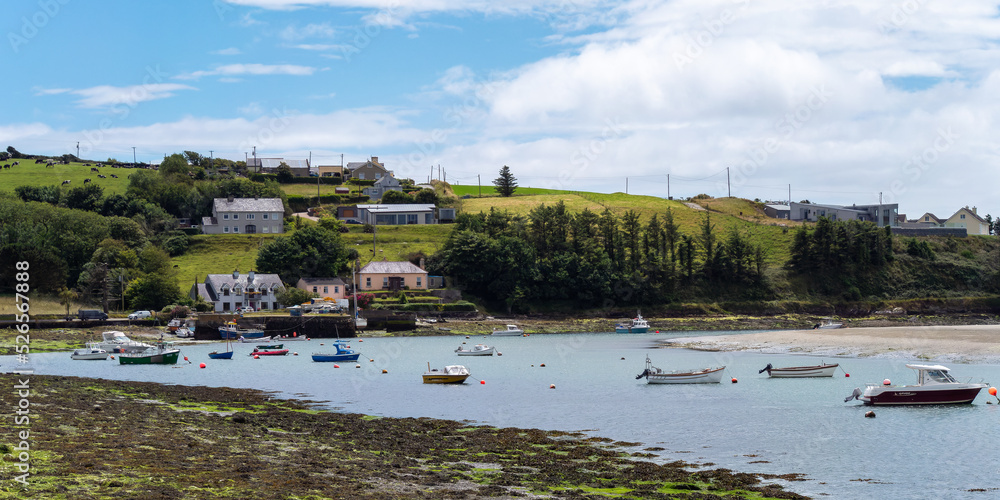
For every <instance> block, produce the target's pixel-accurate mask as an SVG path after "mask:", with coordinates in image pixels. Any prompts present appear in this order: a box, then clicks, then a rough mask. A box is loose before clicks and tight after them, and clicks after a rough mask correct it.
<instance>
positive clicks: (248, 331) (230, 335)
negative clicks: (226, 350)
mask: <svg viewBox="0 0 1000 500" xmlns="http://www.w3.org/2000/svg"><path fill="white" fill-rule="evenodd" d="M219 336H220V337H221V338H223V339H238V338H240V337H242V338H245V339H258V338H261V337H263V336H264V329H263V328H259V327H257V328H242V327H240V326H239V325H238V324H236V322H235V321H227V322H226V324H225V325H222V326H220V327H219Z"/></svg>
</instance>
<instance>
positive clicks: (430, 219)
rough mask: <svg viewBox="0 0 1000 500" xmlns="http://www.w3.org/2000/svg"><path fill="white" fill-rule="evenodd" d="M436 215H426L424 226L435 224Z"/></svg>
mask: <svg viewBox="0 0 1000 500" xmlns="http://www.w3.org/2000/svg"><path fill="white" fill-rule="evenodd" d="M433 223H434V214H424V224H433Z"/></svg>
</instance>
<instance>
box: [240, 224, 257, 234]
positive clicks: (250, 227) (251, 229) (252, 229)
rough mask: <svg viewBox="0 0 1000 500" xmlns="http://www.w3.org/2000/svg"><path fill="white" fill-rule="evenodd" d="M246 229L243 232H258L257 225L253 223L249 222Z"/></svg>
mask: <svg viewBox="0 0 1000 500" xmlns="http://www.w3.org/2000/svg"><path fill="white" fill-rule="evenodd" d="M245 229H246V230H245V231H243V232H244V233H246V234H256V233H257V226H255V225H253V224H247V227H246V228H245Z"/></svg>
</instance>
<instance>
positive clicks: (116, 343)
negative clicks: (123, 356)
mask: <svg viewBox="0 0 1000 500" xmlns="http://www.w3.org/2000/svg"><path fill="white" fill-rule="evenodd" d="M101 337H102V339H101V341H100V342H98V343H97V348H98V349H104V350H105V351H108V352H109V353H112V354H119V353H123V352H142V351H145V350H146V349H149V348H150V347H153V345H152V344H147V343H145V342H139V341H137V340H132V339H130V338H128V336H127V335H125V333H124V332H119V331H116V330H112V331H107V332H104V333H102V334H101Z"/></svg>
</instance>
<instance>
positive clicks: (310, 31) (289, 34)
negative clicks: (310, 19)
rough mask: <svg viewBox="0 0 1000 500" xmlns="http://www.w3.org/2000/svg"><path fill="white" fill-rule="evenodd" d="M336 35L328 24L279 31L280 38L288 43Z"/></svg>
mask: <svg viewBox="0 0 1000 500" xmlns="http://www.w3.org/2000/svg"><path fill="white" fill-rule="evenodd" d="M336 34H337V30H335V29H334V28H333V26H330V24H329V23H320V24H316V23H310V24H307V25H305V26H295V25H292V26H288V27H286V28H285V29H283V30H281V38H284V39H285V40H289V41H298V40H304V39H306V38H330V37H333V36H334V35H336Z"/></svg>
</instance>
